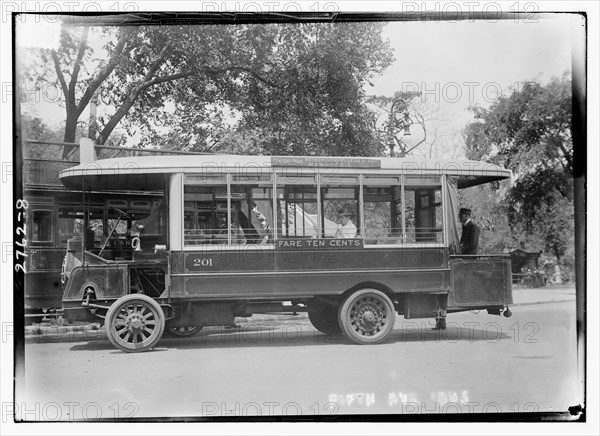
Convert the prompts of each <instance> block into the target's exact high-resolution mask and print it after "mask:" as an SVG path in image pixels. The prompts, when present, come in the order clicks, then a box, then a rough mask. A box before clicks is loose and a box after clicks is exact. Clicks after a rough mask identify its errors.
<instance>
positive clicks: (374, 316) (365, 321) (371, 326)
mask: <svg viewBox="0 0 600 436" xmlns="http://www.w3.org/2000/svg"><path fill="white" fill-rule="evenodd" d="M381 318H382V315H381V311H380V310H379V309H378V308H377V307H375V306H373V305H372V304H366V305H363V306H362V307H360V308H359V309H358V313H357V321H358V324H359V326H360V328H361V329H362V330H365V331H367V332H373V331H375V330H376V329H377V327H378V326H379V324H381Z"/></svg>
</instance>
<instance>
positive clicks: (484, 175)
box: [60, 154, 512, 190]
mask: <svg viewBox="0 0 600 436" xmlns="http://www.w3.org/2000/svg"><path fill="white" fill-rule="evenodd" d="M334 168H335V175H336V176H337V175H339V176H341V175H344V174H357V173H362V174H388V175H392V174H393V175H398V174H406V175H416V176H424V175H442V174H443V175H447V176H453V177H456V178H457V179H458V187H459V188H466V187H469V186H475V185H479V184H483V183H489V182H492V181H496V180H502V179H508V178H510V177H511V175H512V174H511V172H510V171H509V170H506V169H504V168H501V167H499V166H497V165H494V164H490V163H487V162H478V161H471V160H450V159H448V160H443V159H415V158H403V159H401V158H389V157H378V158H368V157H320V156H241V155H225V154H224V155H204V156H144V157H136V158H115V159H102V160H96V161H92V162H88V163H83V164H80V165H77V166H75V167H71V168H68V169H65V170H64V171H62V172H61V173H60V178H61V181H62V182H63V184H64V185H65V186H67V187H70V188H74V189H78V188H81V184H82V177H85V180H86V182H87V181H89V183H90V184H91V185H96V187H97V188H101V189H107V190H118V189H123V188H127V187H125V186H119V185H118V183H119V180H121V183H122V180H123V179H122V176H127V180H133V179H135V178H136V177H139V178H140V183H143V182H150V180H158V178H157V177H148V176H150V175H168V174H174V173H199V172H210V173H212V174H216V173H219V172H229V171H244V173H245V174H248V173H253V172H260V171H265V170H268V171H269V172H270V171H272V170H275V171H278V170H280V171H286V170H287V171H290V170H292V169H293V170H306V171H307V172H309V173H310V174H314V173H315V172H317V171H319V172H321V173H323V174H328V175H331V172H332V169H334ZM101 179H102V182H100V180H101ZM111 180H112V183H111ZM160 180H164V178H163V177H160ZM93 182H95V183H93ZM98 182H100V183H98ZM86 184H87V183H86ZM98 184H99V185H101V186H98ZM88 187H91V186H89V185H88ZM148 188H149V187H148ZM148 188H147V189H148Z"/></svg>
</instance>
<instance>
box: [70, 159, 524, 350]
mask: <svg viewBox="0 0 600 436" xmlns="http://www.w3.org/2000/svg"><path fill="white" fill-rule="evenodd" d="M60 177H61V180H62V182H63V183H64V184H65V186H66V187H67V188H68V189H71V190H79V191H80V192H81V193H82V194H83V195H84V196H85V195H86V193H91V192H106V193H111V195H117V196H118V193H119V192H120V191H121V192H122V191H123V190H124V189H128V190H135V191H136V192H145V191H151V192H162V193H163V196H164V202H165V204H166V205H167V207H164V208H161V209H155V210H153V212H152V214H151V215H150V216H149V217H148V218H147V222H148V223H152V222H153V221H156V220H159V221H160V220H162V221H164V222H167V223H168V225H167V226H165V227H166V228H165V229H164V234H163V235H156V234H155V235H153V237H152V238H147V237H146V236H145V234H144V232H145V229H144V228H142V229H141V230H140V232H139V236H136V237H135V238H134V239H135V240H134V241H133V243H132V245H133V246H134V247H135V249H133V250H132V252H131V257H130V258H124V257H114V256H111V253H103V255H98V254H94V253H91V252H89V251H88V250H86V249H85V246H86V242H85V240H77V239H73V240H70V241H69V244H68V249H67V251H68V253H67V258H66V261H65V264H66V268H65V276H66V277H67V280H66V286H65V290H64V294H63V310H64V316H65V317H66V318H67V319H69V320H87V321H92V320H94V321H98V320H103V322H104V323H105V325H106V329H107V333H108V336H109V339H110V340H111V342H112V343H113V344H114V345H115V346H117V347H118V348H120V349H122V350H124V351H143V350H146V349H149V348H152V347H153V346H154V345H155V344H156V342H157V341H158V340H159V339H160V337H161V335H162V333H163V331H164V330H165V328H167V329H171V330H176V331H181V333H182V334H183V335H185V334H187V333H189V334H194V333H196V332H197V331H198V330H199V329H200V328H202V327H203V326H207V325H230V324H232V323H233V322H234V318H235V317H240V316H242V317H243V316H251V315H252V314H253V313H264V312H282V311H286V312H299V311H306V312H308V316H309V319H310V321H311V323H312V324H313V326H314V327H315V328H317V329H318V330H319V331H321V332H323V333H326V334H332V333H338V332H342V333H344V334H345V335H346V336H347V337H348V338H350V339H351V340H352V341H354V342H356V343H376V342H381V341H383V340H385V338H386V337H387V335H388V334H389V333H390V331H391V330H392V329H393V325H394V319H395V315H396V313H398V314H401V315H403V316H404V317H405V318H409V319H410V318H442V317H445V316H446V314H447V313H452V312H459V311H466V310H481V309H487V311H488V312H489V313H491V314H496V315H499V314H501V313H504V314H505V316H509V315H510V311H509V310H508V305H509V304H512V289H511V276H510V274H511V268H510V258H509V256H507V255H482V256H462V255H460V254H459V253H458V248H457V247H458V239H459V229H458V227H459V226H458V223H457V212H458V204H457V199H456V198H457V196H456V194H457V189H461V188H465V187H469V186H475V185H478V184H482V183H488V182H493V181H498V180H502V179H506V178H509V177H510V172H509V171H506V170H504V169H502V168H499V167H497V166H494V165H491V164H487V163H483V162H474V161H435V160H411V159H396V158H331V157H264V156H229V155H222V156H219V155H215V156H195V157H185V158H184V157H164V158H156V157H142V158H137V159H135V160H127V159H107V160H103V161H95V162H90V163H87V164H82V165H79V166H77V167H72V168H68V169H66V170H64V171H63V172H62V173H61V176H60ZM342 210H343V211H346V212H347V213H346V214H347V215H349V216H351V221H352V224H353V226H351V228H352V227H354V228H355V230H354V231H353V233H354V234H350V235H348V234H345V235H343V236H340V233H339V232H337V230H338V229H339V226H341V224H338V222H337V221H338V220H339V213H340V211H342ZM348 211H349V212H348ZM155 227H156V226H155ZM134 230H135V229H134ZM85 235H86V232H83V239H85Z"/></svg>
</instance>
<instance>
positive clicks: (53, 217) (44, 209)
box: [27, 205, 56, 247]
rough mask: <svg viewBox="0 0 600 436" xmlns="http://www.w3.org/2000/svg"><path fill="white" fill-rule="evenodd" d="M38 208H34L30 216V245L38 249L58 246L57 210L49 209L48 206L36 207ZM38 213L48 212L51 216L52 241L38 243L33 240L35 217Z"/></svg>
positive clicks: (28, 231)
mask: <svg viewBox="0 0 600 436" xmlns="http://www.w3.org/2000/svg"><path fill="white" fill-rule="evenodd" d="M36 206H37V207H36V208H35V209H33V208H32V210H31V212H30V214H29V216H30V217H31V224H30V225H28V227H29V228H28V230H27V233H28V236H29V243H30V244H31V245H32V246H38V247H47V246H54V245H55V244H56V208H54V207H51V208H48V205H43V206H42V205H36ZM36 212H48V213H49V214H50V240H47V241H36V240H34V239H33V226H34V224H35V223H34V216H35V214H36Z"/></svg>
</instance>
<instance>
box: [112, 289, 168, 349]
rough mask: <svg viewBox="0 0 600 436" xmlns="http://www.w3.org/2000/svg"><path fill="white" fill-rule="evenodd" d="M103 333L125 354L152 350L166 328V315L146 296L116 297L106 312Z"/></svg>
mask: <svg viewBox="0 0 600 436" xmlns="http://www.w3.org/2000/svg"><path fill="white" fill-rule="evenodd" d="M105 323H106V334H107V336H108V339H109V340H110V342H112V344H113V345H114V346H115V347H117V348H119V349H121V350H123V351H125V352H128V353H136V352H140V351H146V350H149V349H150V348H152V347H154V346H155V345H156V343H157V342H158V341H159V340H160V338H161V336H162V335H163V331H164V329H165V315H164V312H163V310H162V309H161V307H160V306H159V305H158V303H157V302H156V301H154V300H153V299H152V298H150V297H148V296H147V295H143V294H130V295H125V296H124V297H121V298H119V299H118V300H117V301H116V302H115V303H114V304H113V305H112V306H111V307H110V309H108V312H107V313H106V321H105Z"/></svg>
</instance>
